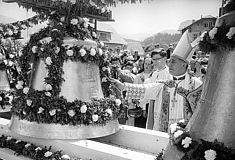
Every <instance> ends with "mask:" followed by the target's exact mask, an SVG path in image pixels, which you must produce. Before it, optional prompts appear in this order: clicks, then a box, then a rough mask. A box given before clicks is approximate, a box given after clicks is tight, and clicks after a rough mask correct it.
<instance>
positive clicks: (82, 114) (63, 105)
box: [12, 83, 121, 125]
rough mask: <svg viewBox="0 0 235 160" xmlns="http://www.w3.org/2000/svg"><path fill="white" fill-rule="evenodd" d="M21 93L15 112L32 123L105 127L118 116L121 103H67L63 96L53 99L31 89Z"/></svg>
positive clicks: (118, 101) (107, 100)
mask: <svg viewBox="0 0 235 160" xmlns="http://www.w3.org/2000/svg"><path fill="white" fill-rule="evenodd" d="M19 84H20V83H19ZM50 87H51V86H48V88H50ZM21 90H22V91H23V93H22V94H21V95H20V94H18V97H16V98H15V99H14V100H13V106H12V110H13V111H14V114H16V115H17V116H18V117H20V118H21V119H26V120H28V121H31V122H32V121H35V122H38V123H57V124H61V125H68V124H69V125H81V124H84V125H89V124H102V125H103V124H105V123H106V121H109V120H113V119H116V118H117V117H118V115H119V108H120V105H121V101H120V100H118V99H99V100H98V99H93V100H92V101H91V102H90V103H88V102H83V101H80V100H75V101H73V102H68V101H67V100H66V99H65V98H63V97H51V96H50V93H48V92H44V91H35V90H34V89H29V88H28V87H25V88H22V89H21Z"/></svg>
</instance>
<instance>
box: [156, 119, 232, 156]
mask: <svg viewBox="0 0 235 160" xmlns="http://www.w3.org/2000/svg"><path fill="white" fill-rule="evenodd" d="M186 125H187V122H186V121H184V120H181V121H179V122H178V123H174V124H171V125H170V140H171V142H172V144H173V145H175V146H176V147H177V149H178V150H179V151H182V152H184V153H185V155H184V156H183V157H182V159H181V160H232V159H234V158H235V149H231V148H228V147H226V146H224V144H223V143H220V142H218V141H217V140H215V141H214V142H208V141H205V140H202V139H201V140H200V141H195V140H193V139H192V138H191V136H190V134H189V132H187V131H186V129H185V127H186ZM162 155H163V154H159V155H158V157H157V158H158V159H159V160H161V158H162Z"/></svg>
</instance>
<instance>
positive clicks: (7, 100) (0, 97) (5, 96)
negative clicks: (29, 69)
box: [0, 91, 14, 109]
mask: <svg viewBox="0 0 235 160" xmlns="http://www.w3.org/2000/svg"><path fill="white" fill-rule="evenodd" d="M13 97H14V93H13V91H0V107H1V108H2V109H5V107H6V106H11V105H12V100H13Z"/></svg>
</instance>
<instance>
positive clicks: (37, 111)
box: [12, 12, 121, 125]
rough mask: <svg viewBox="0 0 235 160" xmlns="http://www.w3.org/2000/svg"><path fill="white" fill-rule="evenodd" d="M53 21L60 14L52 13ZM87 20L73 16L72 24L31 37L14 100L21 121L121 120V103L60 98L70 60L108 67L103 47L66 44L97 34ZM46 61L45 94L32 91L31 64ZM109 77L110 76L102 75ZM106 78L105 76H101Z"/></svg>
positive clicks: (56, 26) (58, 25)
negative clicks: (66, 65) (66, 64)
mask: <svg viewBox="0 0 235 160" xmlns="http://www.w3.org/2000/svg"><path fill="white" fill-rule="evenodd" d="M50 18H51V19H53V22H54V21H55V19H56V18H57V19H56V20H60V19H61V18H60V14H59V13H58V12H53V13H52V14H51V17H50ZM85 24H86V20H84V19H82V18H79V17H77V18H74V17H72V18H71V20H70V23H69V24H68V23H62V22H60V23H53V25H52V26H48V27H47V28H44V29H42V30H41V31H39V33H35V34H33V35H32V36H31V39H30V41H29V43H28V44H27V45H26V46H25V47H24V48H23V50H22V55H21V56H20V58H19V65H20V67H21V76H19V79H18V82H17V84H16V89H17V91H16V98H15V99H14V101H13V108H12V109H13V111H14V113H15V114H16V115H17V116H19V117H20V118H21V119H26V120H28V121H35V122H38V123H59V124H61V125H65V124H71V125H79V124H85V125H88V124H105V122H106V121H108V120H113V119H116V118H117V117H118V113H119V107H120V105H121V101H120V100H118V99H117V100H116V99H100V100H97V99H94V100H92V102H91V103H87V102H82V101H79V100H75V101H73V102H68V101H67V100H66V99H65V98H63V97H59V93H60V86H61V84H62V82H63V81H64V79H63V78H62V74H63V68H62V67H63V63H64V62H65V61H67V60H71V61H75V62H78V61H81V62H82V63H94V64H97V65H98V66H99V67H100V70H101V71H102V68H103V67H107V63H106V62H105V60H104V58H105V56H104V54H102V50H101V49H100V48H89V47H87V46H69V45H66V44H64V43H63V39H64V37H66V36H71V37H75V38H76V39H78V38H79V39H81V40H85V39H87V38H91V37H93V39H96V36H95V34H92V35H93V36H92V35H91V33H90V32H89V30H88V29H87V28H86V27H87V26H86V25H85ZM40 59H41V60H43V61H44V63H45V64H46V69H47V70H48V77H46V78H45V81H44V82H45V88H46V90H43V91H36V90H34V89H32V88H30V87H29V86H30V82H29V76H30V75H29V73H30V72H31V71H32V69H31V65H30V64H31V63H35V62H37V61H39V60H40ZM101 75H103V76H107V74H105V73H103V74H101ZM101 78H103V77H101Z"/></svg>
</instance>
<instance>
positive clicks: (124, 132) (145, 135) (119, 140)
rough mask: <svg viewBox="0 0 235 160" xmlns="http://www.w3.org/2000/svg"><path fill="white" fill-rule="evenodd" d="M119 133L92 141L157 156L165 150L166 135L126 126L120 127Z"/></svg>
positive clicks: (167, 138) (167, 137) (167, 140)
mask: <svg viewBox="0 0 235 160" xmlns="http://www.w3.org/2000/svg"><path fill="white" fill-rule="evenodd" d="M120 128H121V129H120V131H119V132H117V133H115V134H113V135H109V136H106V137H101V138H96V139H94V140H95V141H97V142H103V143H108V144H115V145H121V146H124V147H128V148H131V149H133V150H139V151H142V152H147V153H150V154H158V153H159V152H161V151H162V149H165V148H166V146H167V144H168V142H169V136H168V134H167V133H164V132H159V131H153V130H148V129H143V128H138V127H132V126H127V125H120Z"/></svg>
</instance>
